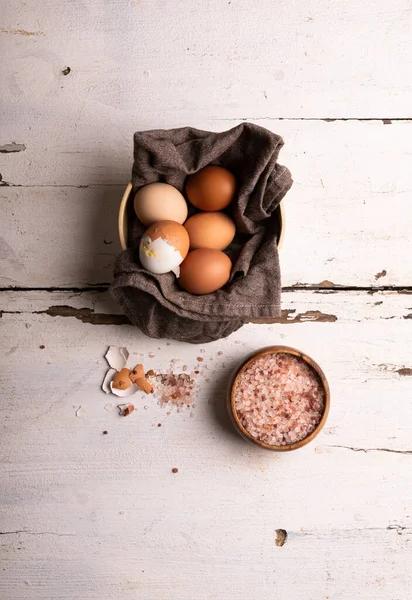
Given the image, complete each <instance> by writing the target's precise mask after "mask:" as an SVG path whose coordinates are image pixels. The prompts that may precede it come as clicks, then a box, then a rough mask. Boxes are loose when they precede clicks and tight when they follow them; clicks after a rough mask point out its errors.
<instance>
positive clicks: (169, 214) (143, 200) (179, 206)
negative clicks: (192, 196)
mask: <svg viewBox="0 0 412 600" xmlns="http://www.w3.org/2000/svg"><path fill="white" fill-rule="evenodd" d="M134 211H135V213H136V215H137V216H138V218H139V219H140V221H141V222H142V223H144V224H145V225H152V223H157V222H158V221H176V222H177V223H184V222H185V220H186V219H187V203H186V200H185V199H184V197H183V196H182V194H181V193H180V192H179V190H178V189H176V188H175V187H173V186H172V185H169V184H168V183H160V182H159V183H149V184H148V185H145V186H143V187H142V188H140V190H138V191H137V192H136V195H135V197H134Z"/></svg>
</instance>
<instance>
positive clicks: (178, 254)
mask: <svg viewBox="0 0 412 600" xmlns="http://www.w3.org/2000/svg"><path fill="white" fill-rule="evenodd" d="M188 251H189V234H188V233H187V231H186V229H185V228H184V227H183V225H180V224H179V223H176V222H175V221H159V222H158V223H154V224H153V225H151V226H150V227H149V229H147V231H145V233H144V234H143V236H142V239H141V240H140V248H139V258H140V262H141V263H142V265H143V267H144V268H145V269H147V270H148V271H150V272H151V273H156V274H158V275H159V274H161V273H168V272H169V271H174V270H175V269H177V267H178V266H179V265H180V263H181V262H182V261H183V259H184V258H185V257H186V255H187V253H188Z"/></svg>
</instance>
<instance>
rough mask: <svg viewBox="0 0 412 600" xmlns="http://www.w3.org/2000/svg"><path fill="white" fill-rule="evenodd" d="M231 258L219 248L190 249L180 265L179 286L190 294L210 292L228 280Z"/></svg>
mask: <svg viewBox="0 0 412 600" xmlns="http://www.w3.org/2000/svg"><path fill="white" fill-rule="evenodd" d="M231 268H232V263H231V260H230V258H229V257H228V256H226V254H224V253H223V252H221V251H220V250H212V249H210V248H199V249H198V250H192V252H189V254H188V255H187V256H186V258H185V260H184V261H183V262H182V264H181V265H180V276H179V279H178V282H179V284H180V285H181V287H182V288H183V289H184V290H186V292H190V293H191V294H196V295H202V294H211V293H212V292H215V291H216V290H218V289H220V288H221V287H223V286H224V285H225V283H227V282H228V281H229V277H230V270H231Z"/></svg>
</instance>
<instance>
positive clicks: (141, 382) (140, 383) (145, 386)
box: [136, 377, 153, 394]
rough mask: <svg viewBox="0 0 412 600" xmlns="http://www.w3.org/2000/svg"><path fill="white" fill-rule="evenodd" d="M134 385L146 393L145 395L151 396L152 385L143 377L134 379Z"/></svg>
mask: <svg viewBox="0 0 412 600" xmlns="http://www.w3.org/2000/svg"><path fill="white" fill-rule="evenodd" d="M136 385H137V387H138V388H139V389H140V390H142V392H146V394H151V393H152V392H153V386H152V384H151V383H150V382H149V381H147V379H146V378H144V377H142V378H139V379H136Z"/></svg>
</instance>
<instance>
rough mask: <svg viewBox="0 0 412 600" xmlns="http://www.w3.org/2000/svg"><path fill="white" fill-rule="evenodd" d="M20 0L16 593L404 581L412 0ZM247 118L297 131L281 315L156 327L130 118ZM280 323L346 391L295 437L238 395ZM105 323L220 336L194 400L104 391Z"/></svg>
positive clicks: (7, 496)
mask: <svg viewBox="0 0 412 600" xmlns="http://www.w3.org/2000/svg"><path fill="white" fill-rule="evenodd" d="M1 6H2V11H1V16H0V43H1V56H2V60H1V61H0V69H1V78H0V81H1V88H2V92H1V106H2V109H1V128H0V173H1V178H2V180H1V183H0V185H1V187H0V194H1V221H0V260H1V263H0V264H1V268H0V284H1V286H2V290H1V292H0V298H1V303H0V309H1V312H0V316H1V319H0V332H1V341H2V345H1V350H0V353H1V393H0V395H1V404H0V411H1V413H0V414H1V422H0V423H1V425H0V427H1V437H0V447H1V454H0V459H1V462H0V469H1V480H0V546H1V551H0V562H1V566H0V569H1V570H0V598H1V600H92V599H96V600H97V599H99V600H101V599H107V600H109V599H110V600H112V599H113V600H131V599H133V600H134V599H139V600H183V599H185V598H187V599H189V600H235V599H236V600H237V599H239V598H250V599H256V600H261V599H262V600H268V599H276V600H296V599H297V598H302V599H305V600H326V599H329V600H363V599H373V600H405V599H406V598H408V597H409V596H410V589H411V585H412V574H411V569H410V565H411V559H412V505H411V503H412V486H411V467H412V441H411V427H412V407H411V401H412V388H411V381H412V380H411V376H412V357H411V346H412V296H411V291H412V277H411V276H412V267H411V250H412V244H411V216H412V209H411V204H412V179H411V153H412V135H411V132H412V119H411V118H410V117H412V115H411V106H412V87H411V85H410V75H411V71H412V52H411V44H410V40H411V35H412V21H411V19H412V5H411V2H410V0H393V2H392V3H390V4H388V3H387V2H383V0H378V1H376V2H372V1H368V2H358V1H357V0H343V1H342V2H333V3H330V2H326V1H325V0H324V1H320V0H317V1H314V0H308V1H306V2H292V3H291V2H286V1H284V0H281V1H280V2H273V1H272V0H255V2H249V1H247V0H231V1H226V0H225V1H219V0H203V1H201V0H191V1H190V2H188V1H183V0H175V1H171V0H170V1H162V0H62V1H61V2H53V1H52V0H36V1H35V2H23V1H21V0H3V2H2V4H1ZM243 120H248V121H251V122H254V123H258V124H259V125H262V126H264V127H267V128H268V129H271V130H273V131H275V132H277V133H279V134H281V135H282V136H284V139H285V147H284V149H283V150H282V152H281V157H280V162H281V163H283V164H285V165H287V166H288V167H289V168H290V169H291V171H292V174H293V177H294V180H295V184H294V186H293V188H292V190H291V191H290V193H289V194H288V195H287V198H286V200H285V210H286V218H287V229H286V237H285V242H284V246H283V249H282V252H281V262H282V268H283V285H284V294H283V308H284V311H283V316H282V319H280V321H279V322H278V323H275V324H273V325H248V326H245V327H244V328H243V329H242V330H240V331H239V332H237V333H236V334H234V335H232V336H231V337H230V338H228V339H225V340H222V341H220V342H217V343H213V344H209V345H206V346H204V347H199V348H193V347H192V346H189V345H185V344H177V343H171V342H168V343H166V342H165V341H156V340H149V339H146V338H145V337H144V336H143V335H142V334H141V333H139V331H138V330H137V329H135V328H133V327H131V326H130V325H127V324H122V318H121V316H120V315H119V314H118V313H119V310H118V309H117V308H116V307H115V306H114V305H113V303H112V301H111V300H110V298H109V296H108V293H107V286H108V283H109V282H110V280H111V274H112V266H113V261H114V257H115V256H116V254H117V253H118V252H119V243H118V240H117V233H116V216H117V209H118V203H119V200H120V197H121V194H122V190H123V188H124V186H125V184H126V183H127V181H128V179H129V176H130V170H131V163H132V134H133V132H134V131H135V130H137V129H148V128H156V127H175V126H181V125H193V126H196V127H199V128H205V129H211V130H224V129H227V128H229V127H231V126H234V125H236V124H237V123H240V122H242V121H243ZM269 343H283V344H288V345H292V346H296V347H298V348H300V349H302V350H304V351H305V352H307V353H308V354H310V355H311V356H313V357H314V358H315V360H317V361H318V362H319V363H320V364H321V365H322V367H323V368H324V370H325V372H326V374H327V376H328V378H329V381H330V384H331V390H332V409H331V413H330V417H329V420H328V423H327V426H326V428H325V430H324V432H323V433H322V434H321V435H320V436H319V437H318V438H317V439H316V440H315V441H314V442H313V443H312V444H310V445H309V446H307V447H305V448H304V449H302V450H300V451H297V452H294V453H293V452H292V453H290V454H286V455H272V454H271V453H266V452H265V451H261V450H259V449H255V448H253V447H250V446H249V445H247V444H246V443H245V442H243V441H242V440H241V439H240V438H238V437H237V436H236V435H235V434H234V433H233V432H232V430H231V429H230V427H229V426H228V423H227V419H226V416H225V410H224V407H223V397H224V391H225V382H226V380H227V376H228V373H229V372H230V370H231V369H232V367H233V365H234V364H236V363H237V362H239V361H240V360H241V359H242V358H243V357H244V356H245V354H246V353H248V352H249V351H250V350H252V349H256V348H259V347H261V346H263V345H267V344H269ZM110 344H115V345H120V346H127V347H128V348H129V351H130V352H133V353H135V354H136V355H137V358H140V359H142V360H143V361H144V363H145V366H147V367H148V368H157V369H162V368H166V369H167V368H169V367H170V365H171V364H172V363H171V361H172V360H173V359H176V358H177V359H180V360H181V361H182V362H184V363H187V364H188V365H192V364H194V362H195V360H196V357H197V356H198V355H199V352H201V350H204V351H205V352H204V353H203V356H204V357H205V364H207V365H208V366H209V369H210V373H211V374H210V376H209V377H203V379H201V380H200V390H199V393H198V398H197V401H196V406H195V408H194V409H193V410H192V411H189V412H186V413H180V414H172V415H167V409H162V408H160V407H159V406H158V405H157V404H156V403H155V401H153V400H149V399H143V398H139V399H137V400H136V402H135V405H136V411H135V413H134V414H133V415H131V416H130V417H128V418H127V419H124V418H121V417H119V416H118V415H117V412H116V411H108V410H105V405H106V404H107V403H108V402H109V401H110V402H112V403H113V404H115V403H114V402H113V400H112V399H111V398H110V399H109V400H108V398H107V397H106V396H105V395H104V394H103V392H102V391H101V390H100V385H101V381H102V378H103V375H104V373H105V370H106V364H105V360H104V358H103V355H104V353H105V351H106V348H107V346H108V345H110ZM43 345H44V346H45V348H44V349H41V346H43ZM218 352H223V355H218ZM149 353H153V354H154V355H155V356H154V357H152V358H150V357H149ZM212 359H213V360H212ZM206 379H209V381H206ZM145 406H147V409H145V408H144V407H145ZM106 408H107V407H106ZM158 423H161V425H162V427H158V426H157V425H158ZM103 430H107V431H108V434H107V435H103V434H102V432H103ZM173 467H177V468H178V469H179V472H178V473H177V474H173V473H172V472H171V469H172V468H173ZM277 529H285V530H286V531H287V532H288V538H287V541H286V543H285V544H284V545H283V546H282V547H279V546H277V545H276V530H277Z"/></svg>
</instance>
